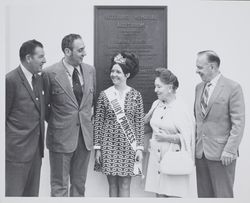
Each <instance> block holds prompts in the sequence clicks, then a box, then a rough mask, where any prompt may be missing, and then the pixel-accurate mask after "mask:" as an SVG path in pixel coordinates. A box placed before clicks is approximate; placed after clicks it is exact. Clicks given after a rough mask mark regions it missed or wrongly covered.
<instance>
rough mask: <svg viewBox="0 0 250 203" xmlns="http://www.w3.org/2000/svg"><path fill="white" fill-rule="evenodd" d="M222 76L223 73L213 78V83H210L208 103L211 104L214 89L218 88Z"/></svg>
mask: <svg viewBox="0 0 250 203" xmlns="http://www.w3.org/2000/svg"><path fill="white" fill-rule="evenodd" d="M220 76H221V73H219V74H218V75H217V76H216V77H215V78H213V79H212V80H211V81H210V84H211V85H210V86H209V88H208V100H207V103H208V102H209V100H210V97H211V95H212V94H213V92H214V88H215V87H216V84H217V82H218V80H219V79H220Z"/></svg>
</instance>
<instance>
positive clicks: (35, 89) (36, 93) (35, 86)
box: [32, 74, 39, 101]
mask: <svg viewBox="0 0 250 203" xmlns="http://www.w3.org/2000/svg"><path fill="white" fill-rule="evenodd" d="M32 87H33V92H34V94H35V97H36V100H37V101H39V90H38V86H37V78H36V75H35V74H33V75H32Z"/></svg>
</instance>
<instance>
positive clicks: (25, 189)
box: [5, 40, 46, 196]
mask: <svg viewBox="0 0 250 203" xmlns="http://www.w3.org/2000/svg"><path fill="white" fill-rule="evenodd" d="M19 56H20V60H21V64H20V65H19V66H18V67H17V68H16V69H14V70H12V71H11V72H9V73H8V74H7V75H6V136H5V139H6V143H5V144H6V145H5V147H6V148H5V150H6V170H5V175H6V180H5V195H6V196H38V193H39V183H40V170H41V163H42V157H43V149H44V117H45V116H44V113H45V106H44V92H43V89H42V88H43V85H42V82H43V80H42V79H41V76H40V75H39V74H37V73H38V72H40V71H41V70H42V66H43V64H44V63H45V62H46V61H45V57H44V50H43V45H42V44H41V43H40V42H38V41H36V40H29V41H27V42H24V43H23V44H22V46H21V48H20V51H19Z"/></svg>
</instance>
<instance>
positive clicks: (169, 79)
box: [155, 67, 179, 91]
mask: <svg viewBox="0 0 250 203" xmlns="http://www.w3.org/2000/svg"><path fill="white" fill-rule="evenodd" d="M155 73H156V77H159V78H160V80H161V82H163V83H164V84H166V85H173V90H174V91H175V90H176V89H177V88H178V87H179V81H178V79H177V77H176V76H175V75H174V74H173V73H172V72H171V71H170V70H168V69H166V68H162V67H159V68H156V69H155Z"/></svg>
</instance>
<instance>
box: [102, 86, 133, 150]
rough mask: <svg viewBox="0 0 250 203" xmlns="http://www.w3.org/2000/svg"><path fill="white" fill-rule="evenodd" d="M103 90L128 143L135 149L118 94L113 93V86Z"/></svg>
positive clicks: (131, 132) (130, 129) (131, 131)
mask: <svg viewBox="0 0 250 203" xmlns="http://www.w3.org/2000/svg"><path fill="white" fill-rule="evenodd" d="M104 92H105V94H106V96H107V98H108V100H109V103H110V106H111V108H112V109H113V111H114V112H115V115H116V120H117V122H118V123H119V124H120V126H121V128H122V130H123V132H124V134H125V136H126V138H127V140H128V142H129V144H130V145H131V147H132V148H133V150H134V151H136V138H135V134H134V132H133V130H132V128H131V126H130V124H129V121H128V118H127V116H126V115H125V112H124V109H123V107H122V106H121V104H120V102H119V100H118V95H116V94H115V89H114V86H112V87H110V88H108V89H106V90H105V91H104Z"/></svg>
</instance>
